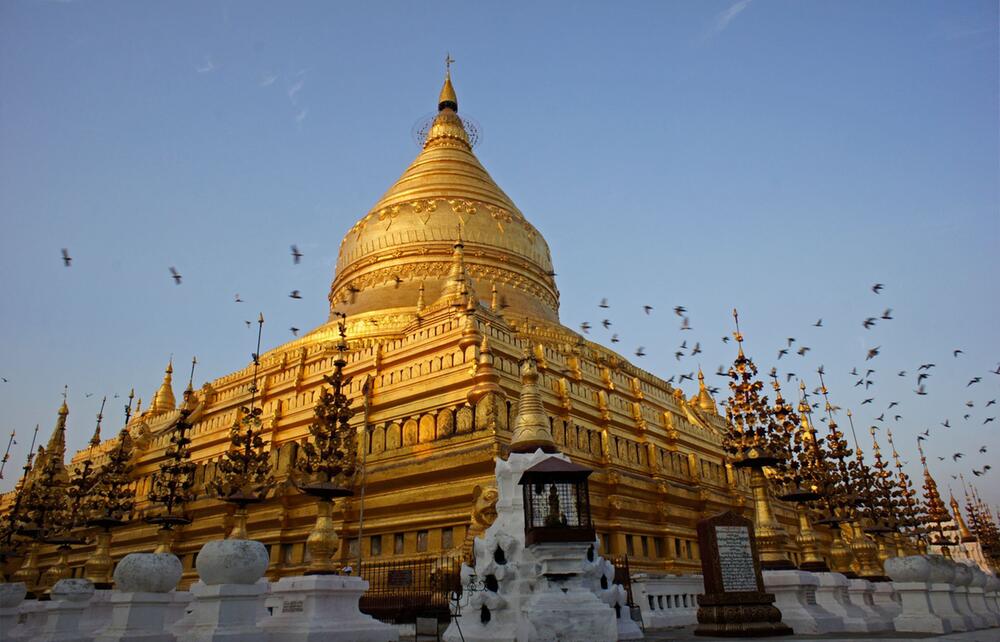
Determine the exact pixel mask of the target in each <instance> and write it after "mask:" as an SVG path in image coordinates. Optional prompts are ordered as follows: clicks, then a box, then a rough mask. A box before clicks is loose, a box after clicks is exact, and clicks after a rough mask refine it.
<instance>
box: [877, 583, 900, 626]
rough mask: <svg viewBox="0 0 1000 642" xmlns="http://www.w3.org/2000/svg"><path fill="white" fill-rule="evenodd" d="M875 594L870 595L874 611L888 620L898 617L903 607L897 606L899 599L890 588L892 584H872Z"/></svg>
mask: <svg viewBox="0 0 1000 642" xmlns="http://www.w3.org/2000/svg"><path fill="white" fill-rule="evenodd" d="M874 584H875V592H874V593H872V599H873V600H874V603H875V604H874V605H875V609H876V610H877V611H878V612H879V613H881V614H882V615H883V617H886V618H888V619H890V620H892V619H895V617H896V616H897V615H899V614H900V613H901V612H902V610H903V607H902V606H900V604H899V598H898V597H897V596H896V591H895V589H893V587H892V582H874Z"/></svg>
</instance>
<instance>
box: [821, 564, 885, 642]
mask: <svg viewBox="0 0 1000 642" xmlns="http://www.w3.org/2000/svg"><path fill="white" fill-rule="evenodd" d="M815 576H816V579H817V580H819V584H818V586H817V587H816V602H817V604H819V605H820V606H822V607H823V608H824V609H826V610H827V611H829V612H830V613H832V614H833V615H837V616H839V617H840V618H841V619H842V620H843V622H844V628H843V630H844V631H849V632H852V633H870V632H872V631H879V630H884V629H881V628H879V627H880V624H879V623H870V622H868V620H867V617H868V614H867V613H866V612H865V611H864V610H863V609H861V608H860V607H858V606H857V605H855V604H853V603H851V599H850V597H849V596H848V593H847V582H848V580H847V578H846V577H844V575H843V574H841V573H815Z"/></svg>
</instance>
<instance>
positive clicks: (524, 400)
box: [510, 356, 559, 453]
mask: <svg viewBox="0 0 1000 642" xmlns="http://www.w3.org/2000/svg"><path fill="white" fill-rule="evenodd" d="M538 448H541V449H542V450H544V451H545V452H547V453H554V452H558V450H559V449H558V448H556V443H555V440H554V439H552V432H551V430H550V429H549V419H548V417H546V416H545V408H544V406H542V398H541V396H540V395H539V394H538V366H537V364H536V363H535V358H534V357H533V356H529V357H527V358H526V359H525V360H524V361H522V362H521V398H520V400H519V401H518V404H517V419H516V420H515V422H514V434H513V435H512V436H511V438H510V451H511V452H515V453H525V452H528V453H530V452H534V451H535V450H536V449H538Z"/></svg>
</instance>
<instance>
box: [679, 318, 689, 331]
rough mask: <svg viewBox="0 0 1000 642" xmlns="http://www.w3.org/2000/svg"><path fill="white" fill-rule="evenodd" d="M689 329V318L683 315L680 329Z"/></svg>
mask: <svg viewBox="0 0 1000 642" xmlns="http://www.w3.org/2000/svg"><path fill="white" fill-rule="evenodd" d="M690 329H691V319H689V318H687V317H684V321H683V322H681V330H690Z"/></svg>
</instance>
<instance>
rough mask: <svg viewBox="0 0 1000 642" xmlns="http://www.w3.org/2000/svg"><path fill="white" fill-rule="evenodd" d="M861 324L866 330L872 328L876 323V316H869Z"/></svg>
mask: <svg viewBox="0 0 1000 642" xmlns="http://www.w3.org/2000/svg"><path fill="white" fill-rule="evenodd" d="M861 325H863V326H865V330H870V329H871V327H872V326H873V325H875V317H868V318H867V319H865V321H864V323H862V324H861Z"/></svg>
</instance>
